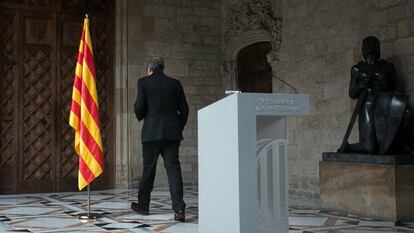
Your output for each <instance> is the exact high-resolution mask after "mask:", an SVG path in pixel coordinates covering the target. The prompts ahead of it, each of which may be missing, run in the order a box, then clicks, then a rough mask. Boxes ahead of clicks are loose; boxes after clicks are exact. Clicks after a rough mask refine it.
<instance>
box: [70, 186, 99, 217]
mask: <svg viewBox="0 0 414 233" xmlns="http://www.w3.org/2000/svg"><path fill="white" fill-rule="evenodd" d="M104 214H105V213H99V212H91V187H90V186H89V184H88V212H86V213H80V214H77V216H78V219H80V220H86V221H89V220H97V219H100V218H102V217H103V215H104Z"/></svg>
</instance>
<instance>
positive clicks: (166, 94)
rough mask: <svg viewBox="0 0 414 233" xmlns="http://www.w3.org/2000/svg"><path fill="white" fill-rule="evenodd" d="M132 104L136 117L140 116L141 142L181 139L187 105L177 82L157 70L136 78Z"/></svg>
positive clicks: (186, 115)
mask: <svg viewBox="0 0 414 233" xmlns="http://www.w3.org/2000/svg"><path fill="white" fill-rule="evenodd" d="M134 106H135V114H136V115H137V118H138V120H142V119H144V126H143V128H142V137H141V138H142V141H143V142H148V141H157V140H181V139H183V137H182V130H183V129H184V126H185V124H186V122H187V117H188V105H187V101H186V99H185V95H184V91H183V88H182V86H181V83H180V81H178V80H176V79H173V78H170V77H168V76H166V75H165V74H164V73H162V72H160V71H156V72H154V73H153V74H152V75H150V76H146V77H144V78H141V79H139V80H138V96H137V100H136V102H135V105H134Z"/></svg>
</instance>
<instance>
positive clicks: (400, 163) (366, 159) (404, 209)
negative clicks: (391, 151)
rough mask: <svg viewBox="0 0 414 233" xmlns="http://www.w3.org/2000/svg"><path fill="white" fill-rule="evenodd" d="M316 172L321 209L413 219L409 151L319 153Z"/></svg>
mask: <svg viewBox="0 0 414 233" xmlns="http://www.w3.org/2000/svg"><path fill="white" fill-rule="evenodd" d="M353 161H356V162H353ZM319 176H320V199H321V209H322V210H328V211H337V212H340V213H342V214H354V215H358V216H361V217H370V218H376V219H382V220H387V221H393V222H398V221H414V200H413V199H414V156H413V155H370V154H352V153H323V161H322V162H320V164H319Z"/></svg>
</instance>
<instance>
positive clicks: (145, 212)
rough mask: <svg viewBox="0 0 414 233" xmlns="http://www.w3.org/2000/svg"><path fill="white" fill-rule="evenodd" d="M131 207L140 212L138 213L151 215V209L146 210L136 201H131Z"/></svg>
mask: <svg viewBox="0 0 414 233" xmlns="http://www.w3.org/2000/svg"><path fill="white" fill-rule="evenodd" d="M131 209H132V210H133V211H135V212H136V213H138V214H141V215H149V210H145V209H143V208H141V207H139V205H138V203H136V202H132V203H131Z"/></svg>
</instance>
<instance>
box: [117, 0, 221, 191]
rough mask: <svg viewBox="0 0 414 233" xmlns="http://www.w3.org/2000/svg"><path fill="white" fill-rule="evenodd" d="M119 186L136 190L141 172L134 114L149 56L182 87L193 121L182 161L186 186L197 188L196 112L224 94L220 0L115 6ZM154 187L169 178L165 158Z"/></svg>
mask: <svg viewBox="0 0 414 233" xmlns="http://www.w3.org/2000/svg"><path fill="white" fill-rule="evenodd" d="M116 7H117V9H116V12H117V13H116V15H117V17H116V30H117V33H116V50H117V51H116V54H117V57H116V61H117V64H116V100H115V102H116V104H115V105H116V114H117V122H116V132H117V133H116V135H117V136H116V141H117V142H116V145H117V153H116V154H117V155H116V156H117V167H116V187H136V184H137V182H138V179H139V177H140V176H141V173H142V165H141V163H142V152H141V142H140V132H141V127H142V123H138V121H137V120H136V118H135V114H134V113H133V103H134V101H135V98H136V93H137V79H138V78H139V77H142V76H144V75H145V68H144V63H145V61H146V59H148V58H149V57H151V56H155V55H156V56H161V57H163V58H164V59H165V63H166V70H165V72H166V74H168V75H170V76H172V77H174V78H177V79H179V80H180V81H181V83H182V84H183V86H184V92H185V94H186V96H187V101H188V103H189V106H190V116H189V120H188V124H187V127H186V128H185V130H184V138H185V140H184V141H183V142H182V146H181V151H180V161H181V166H182V171H183V178H184V183H185V185H186V186H187V187H188V186H194V185H195V184H196V183H197V179H198V177H197V127H196V126H197V119H196V116H197V110H198V109H200V108H201V107H203V106H205V105H207V104H209V103H211V102H213V101H215V100H217V99H218V98H220V97H221V96H222V95H223V88H222V79H221V76H220V73H219V67H220V63H219V62H220V59H219V57H220V45H219V44H220V35H221V2H220V0H120V1H116ZM157 170H158V171H157V178H156V186H165V185H166V184H167V178H166V174H165V171H164V167H163V163H162V159H160V160H159V164H158V169H157Z"/></svg>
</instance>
